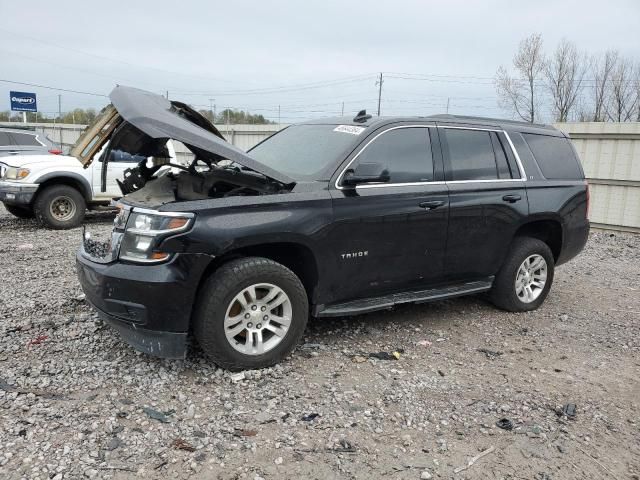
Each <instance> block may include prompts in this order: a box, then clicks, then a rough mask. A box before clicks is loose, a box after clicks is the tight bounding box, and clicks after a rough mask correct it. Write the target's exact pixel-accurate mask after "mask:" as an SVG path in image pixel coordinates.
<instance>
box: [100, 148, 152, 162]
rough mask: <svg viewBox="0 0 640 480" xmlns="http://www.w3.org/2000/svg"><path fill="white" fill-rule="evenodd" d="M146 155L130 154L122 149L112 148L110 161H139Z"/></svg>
mask: <svg viewBox="0 0 640 480" xmlns="http://www.w3.org/2000/svg"><path fill="white" fill-rule="evenodd" d="M145 158H147V157H144V156H142V155H131V154H130V153H129V152H125V151H123V150H113V151H112V152H111V159H110V160H109V161H110V162H125V163H139V162H141V161H142V160H144V159H145Z"/></svg>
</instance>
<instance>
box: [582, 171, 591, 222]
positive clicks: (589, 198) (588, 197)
mask: <svg viewBox="0 0 640 480" xmlns="http://www.w3.org/2000/svg"><path fill="white" fill-rule="evenodd" d="M584 184H585V185H586V186H587V220H589V209H590V207H591V193H590V192H589V182H588V181H586V180H585V181H584Z"/></svg>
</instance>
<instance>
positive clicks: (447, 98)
mask: <svg viewBox="0 0 640 480" xmlns="http://www.w3.org/2000/svg"><path fill="white" fill-rule="evenodd" d="M449 100H451V99H450V98H449V97H447V114H448V113H449Z"/></svg>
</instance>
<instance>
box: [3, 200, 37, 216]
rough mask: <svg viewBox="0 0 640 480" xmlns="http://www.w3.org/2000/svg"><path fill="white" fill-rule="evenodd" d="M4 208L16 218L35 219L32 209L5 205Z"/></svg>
mask: <svg viewBox="0 0 640 480" xmlns="http://www.w3.org/2000/svg"><path fill="white" fill-rule="evenodd" d="M4 208H6V209H7V212H9V213H10V214H11V215H13V216H14V217H18V218H33V210H32V209H31V208H30V207H17V206H15V205H7V204H6V203H5V204H4Z"/></svg>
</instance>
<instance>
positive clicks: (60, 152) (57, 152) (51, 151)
mask: <svg viewBox="0 0 640 480" xmlns="http://www.w3.org/2000/svg"><path fill="white" fill-rule="evenodd" d="M49 153H50V154H52V155H62V150H58V149H57V148H52V149H51V150H49Z"/></svg>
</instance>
